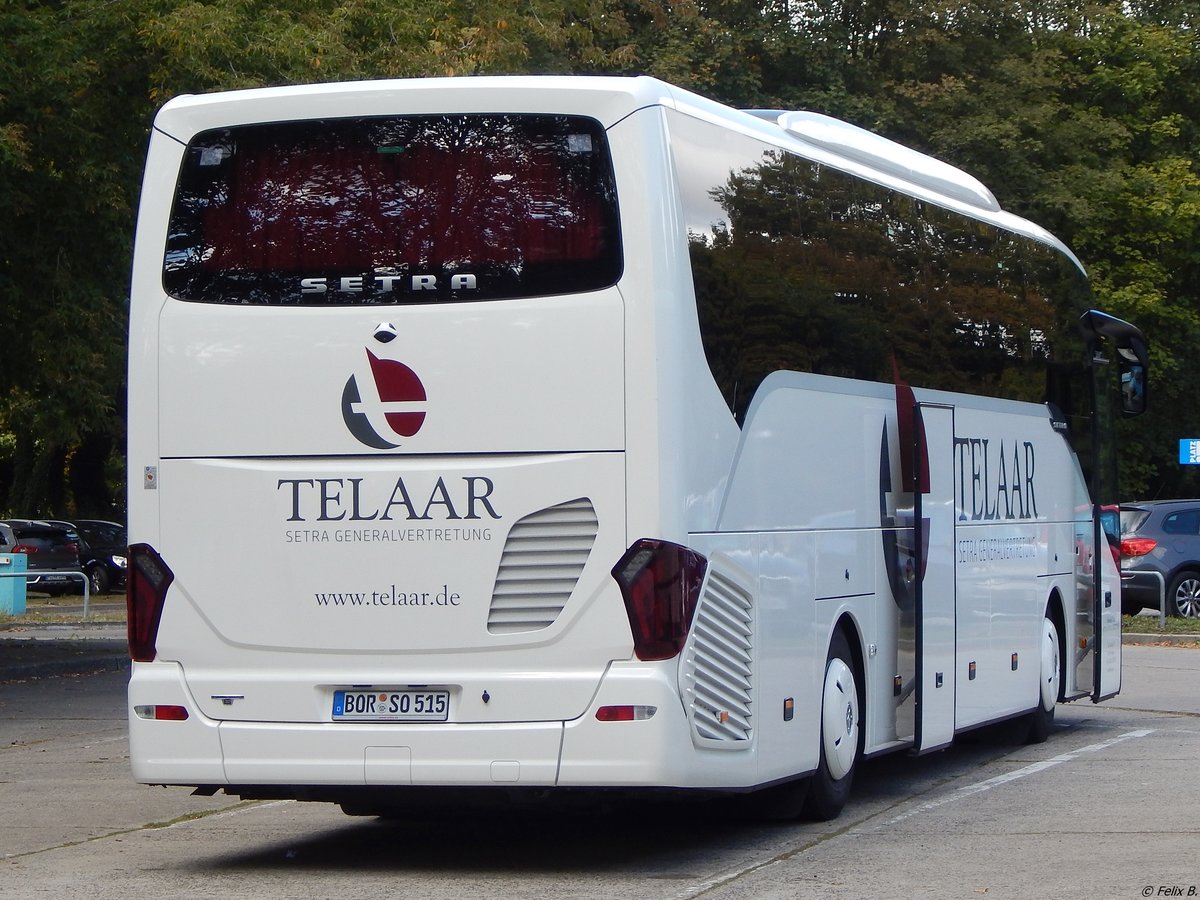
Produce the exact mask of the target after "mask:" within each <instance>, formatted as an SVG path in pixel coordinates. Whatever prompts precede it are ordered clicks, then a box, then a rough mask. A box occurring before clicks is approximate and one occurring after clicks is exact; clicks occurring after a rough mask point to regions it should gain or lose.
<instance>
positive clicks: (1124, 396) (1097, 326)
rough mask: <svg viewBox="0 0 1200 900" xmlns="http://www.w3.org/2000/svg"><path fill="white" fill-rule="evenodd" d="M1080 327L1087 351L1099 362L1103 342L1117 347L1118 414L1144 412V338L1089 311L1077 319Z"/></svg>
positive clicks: (1120, 322)
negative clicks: (1119, 410) (1119, 412)
mask: <svg viewBox="0 0 1200 900" xmlns="http://www.w3.org/2000/svg"><path fill="white" fill-rule="evenodd" d="M1079 328H1080V331H1081V332H1082V334H1083V337H1084V340H1086V341H1087V344H1088V351H1089V352H1090V353H1091V354H1092V358H1093V359H1094V360H1096V361H1098V362H1100V361H1103V360H1102V359H1101V357H1100V356H1099V353H1098V351H1099V349H1100V346H1101V344H1103V342H1104V340H1105V339H1107V340H1110V341H1112V342H1113V344H1115V345H1116V350H1117V365H1118V374H1119V375H1120V378H1121V413H1122V415H1124V416H1126V417H1127V418H1131V417H1133V416H1140V415H1141V414H1142V413H1144V412H1145V411H1146V387H1147V380H1148V378H1149V374H1150V370H1149V365H1150V354H1149V348H1148V347H1147V345H1146V337H1145V335H1143V334H1142V333H1141V331H1139V330H1138V329H1137V327H1136V326H1133V325H1130V324H1129V323H1128V322H1125V321H1123V320H1121V319H1118V318H1116V317H1115V316H1110V315H1109V314H1108V313H1104V312H1100V310H1098V309H1089V310H1088V311H1087V312H1085V313H1084V314H1083V315H1082V316H1080V318H1079Z"/></svg>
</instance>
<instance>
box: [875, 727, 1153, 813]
mask: <svg viewBox="0 0 1200 900" xmlns="http://www.w3.org/2000/svg"><path fill="white" fill-rule="evenodd" d="M1153 732H1154V729H1153V728H1143V729H1138V730H1137V731H1127V732H1125V734H1121V735H1117V737H1115V738H1110V739H1109V740H1107V741H1101V742H1100V743H1098V744H1090V745H1089V746H1087V747H1080V748H1079V749H1078V750H1072V751H1071V752H1070V753H1063V754H1060V755H1059V756H1054V757H1051V758H1050V759H1045V760H1042V761H1041V762H1036V763H1032V764H1031V765H1028V766H1025V768H1023V769H1017V770H1016V771H1014V772H1008V773H1006V774H1004V775H997V776H996V777H995V778H989V779H988V780H987V781H979V782H976V783H975V784H969V785H967V786H966V787H961V788H959V789H958V790H957V791H955V792H954V793H953V794H950V795H948V796H946V797H942V798H941V799H940V800H931V801H929V802H928V803H922V804H921V805H920V806H918V807H917V808H916V809H911V810H909V811H908V812H906V813H901V814H900V815H898V816H896V817H895V818H892V819H888V820H887V821H886V822H884V823H883V824H884V825H895V824H897V823H899V822H903V821H904V820H905V819H910V818H912V817H913V816H915V815H917V814H918V813H923V812H928V811H929V810H931V809H937V808H938V807H940V806H946V805H947V804H949V803H954V802H955V801H956V800H962V799H963V798H964V797H972V796H974V795H975V794H982V793H983V792H984V791H990V790H991V789H992V788H994V787H999V786H1000V785H1002V784H1008V783H1009V782H1010V781H1016V780H1018V779H1020V778H1025V777H1027V776H1029V775H1036V774H1037V773H1038V772H1044V771H1045V770H1046V769H1049V768H1052V767H1053V766H1057V765H1060V764H1061V763H1065V762H1071V761H1073V760H1076V759H1078V758H1079V757H1080V756H1082V755H1083V754H1085V753H1095V752H1097V751H1099V750H1107V749H1108V748H1109V747H1113V746H1115V745H1117V744H1120V743H1122V742H1124V741H1128V740H1131V739H1133V738H1144V737H1146V735H1148V734H1153Z"/></svg>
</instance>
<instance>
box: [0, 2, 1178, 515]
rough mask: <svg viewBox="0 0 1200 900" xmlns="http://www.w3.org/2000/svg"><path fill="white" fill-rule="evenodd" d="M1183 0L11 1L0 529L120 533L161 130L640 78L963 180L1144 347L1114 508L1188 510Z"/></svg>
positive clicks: (3, 5)
mask: <svg viewBox="0 0 1200 900" xmlns="http://www.w3.org/2000/svg"><path fill="white" fill-rule="evenodd" d="M1197 15H1198V8H1197V6H1196V4H1195V3H1194V2H1190V0H1125V2H1115V0H1094V2H1076V0H1045V2H1038V3H1032V2H1029V0H974V2H967V3H956V4H949V3H943V2H939V0H866V2H849V0H420V2H416V0H303V2H301V0H273V2H268V0H46V2H41V0H0V35H2V36H3V38H2V41H3V51H4V52H3V53H0V222H2V223H3V225H2V226H0V302H2V303H3V304H4V306H3V309H4V317H3V320H2V321H3V330H2V332H0V334H2V335H3V341H0V355H2V360H3V363H4V365H3V366H2V367H0V370H2V371H4V372H5V374H6V376H7V377H6V378H5V381H4V387H3V388H2V389H0V512H8V513H18V514H42V515H50V514H67V513H74V514H79V515H83V514H100V513H106V514H107V513H112V514H114V515H119V511H120V507H121V506H122V504H123V496H122V495H123V486H122V483H121V478H122V476H121V474H120V473H121V469H122V461H121V455H122V452H123V449H122V448H123V442H124V438H123V435H124V421H123V417H124V410H123V406H122V402H123V401H122V397H123V394H124V385H123V378H124V374H123V373H124V354H125V343H124V342H125V338H124V330H125V315H126V303H127V299H126V298H127V289H128V268H129V249H130V244H131V235H132V227H133V217H134V208H135V204H136V198H137V191H138V179H139V171H140V166H141V163H142V156H143V152H144V147H145V140H146V134H147V130H148V127H149V122H150V120H151V118H152V116H153V111H154V109H155V107H156V106H158V105H159V104H161V103H162V102H164V101H165V100H167V99H168V98H170V97H171V96H174V95H176V94H179V93H184V92H189V93H195V92H203V91H211V90H219V89H228V88H240V87H251V86H261V85H268V84H282V83H296V82H314V81H336V80H347V79H360V78H379V77H411V76H424V75H474V74H484V73H519V72H546V73H566V72H573V73H587V72H594V73H622V74H628V73H648V74H652V75H656V76H658V77H661V78H664V79H665V80H668V81H672V82H674V83H677V84H680V85H682V86H684V87H688V88H692V89H694V90H697V91H700V92H702V93H705V94H708V95H710V96H713V97H715V98H717V99H720V100H723V101H726V102H730V103H733V104H735V105H742V106H757V107H779V108H809V109H817V110H820V111H823V112H828V113H831V114H833V115H838V116H841V117H843V118H847V119H849V120H850V121H853V122H855V123H856V124H859V125H862V126H864V127H868V128H872V129H875V130H880V131H882V132H884V133H885V134H887V135H889V136H891V137H894V138H897V139H899V140H902V141H904V142H906V143H909V144H912V145H913V146H916V147H918V148H919V149H922V150H925V151H927V152H931V153H933V154H934V155H936V156H938V157H940V158H943V159H946V160H947V161H949V162H952V163H954V164H956V165H959V166H962V167H963V168H965V169H967V170H969V171H971V172H973V173H974V174H977V175H978V176H979V177H980V178H981V179H982V180H983V181H984V182H985V183H987V184H988V185H989V186H991V187H992V189H993V190H994V191H995V193H996V194H997V196H998V197H999V198H1000V200H1001V202H1002V203H1003V204H1004V206H1005V207H1006V208H1008V209H1011V210H1013V211H1014V212H1017V213H1019V214H1021V215H1025V216H1028V217H1029V218H1032V219H1034V220H1035V221H1038V222H1040V223H1042V224H1045V225H1046V226H1047V227H1049V228H1050V229H1051V230H1052V231H1054V232H1055V233H1056V234H1058V235H1059V236H1060V237H1062V238H1063V239H1064V240H1066V241H1067V243H1068V244H1070V245H1071V246H1073V248H1074V249H1075V250H1076V252H1077V253H1078V254H1079V256H1080V257H1081V258H1082V259H1083V260H1084V261H1085V263H1086V264H1087V266H1088V268H1089V270H1090V272H1091V274H1092V277H1093V280H1094V285H1095V289H1096V292H1097V295H1098V297H1099V303H1100V305H1101V306H1102V307H1103V308H1105V309H1106V310H1108V311H1110V312H1112V313H1114V314H1116V315H1119V316H1122V317H1125V318H1129V319H1131V320H1132V321H1135V322H1137V323H1138V324H1139V325H1141V326H1142V327H1143V328H1144V329H1145V330H1146V331H1147V333H1148V335H1149V337H1150V339H1151V342H1152V347H1153V361H1154V366H1155V368H1154V385H1153V387H1152V394H1151V399H1152V404H1153V405H1152V409H1153V412H1152V413H1151V414H1150V415H1149V416H1147V417H1145V418H1144V419H1141V420H1137V421H1136V423H1134V424H1132V426H1131V427H1128V428H1126V429H1125V432H1124V434H1123V446H1122V449H1123V452H1122V463H1123V467H1124V470H1125V473H1126V475H1127V476H1128V477H1127V480H1126V485H1127V487H1128V489H1129V490H1128V493H1130V494H1132V493H1136V494H1140V495H1159V496H1171V495H1182V494H1185V493H1191V494H1196V493H1200V484H1198V483H1197V475H1195V474H1193V472H1192V471H1191V470H1190V469H1189V468H1186V467H1180V466H1178V465H1177V464H1176V462H1175V459H1176V457H1175V449H1174V448H1175V445H1176V441H1177V439H1178V438H1180V437H1195V436H1200V413H1198V412H1197V411H1196V410H1195V405H1194V404H1193V403H1191V402H1190V401H1191V400H1192V398H1194V397H1195V396H1197V394H1198V393H1200V370H1198V369H1197V368H1196V367H1194V366H1192V365H1191V349H1192V347H1194V346H1195V345H1196V342H1197V339H1198V338H1200V302H1198V301H1200V297H1197V292H1198V290H1200V288H1198V285H1200V278H1198V277H1197V276H1200V239H1198V238H1200V174H1198V173H1197V171H1196V160H1197V159H1200V123H1198V121H1197V114H1196V110H1198V109H1200V45H1198V39H1197V29H1196V26H1197V24H1198V23H1197V21H1196V19H1197Z"/></svg>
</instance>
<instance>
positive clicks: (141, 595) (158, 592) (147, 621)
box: [125, 544, 175, 662]
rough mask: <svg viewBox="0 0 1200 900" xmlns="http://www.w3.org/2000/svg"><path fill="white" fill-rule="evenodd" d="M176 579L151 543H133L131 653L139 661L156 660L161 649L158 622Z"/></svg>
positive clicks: (129, 581) (127, 605) (129, 584)
mask: <svg viewBox="0 0 1200 900" xmlns="http://www.w3.org/2000/svg"><path fill="white" fill-rule="evenodd" d="M174 580H175V575H174V573H173V572H172V571H171V570H170V569H169V568H167V564H166V563H165V562H163V561H162V557H161V556H159V555H158V554H157V553H156V552H155V551H154V548H153V547H151V546H150V545H149V544H133V545H132V546H131V547H130V548H129V571H128V576H127V586H126V589H125V608H126V613H127V616H126V617H127V619H128V626H127V627H128V630H129V655H130V657H131V658H132V659H133V660H134V661H135V662H152V661H153V660H154V657H155V656H156V655H157V653H158V650H157V649H156V646H155V645H156V644H157V642H158V623H159V620H160V619H161V618H162V610H163V602H164V601H165V600H166V598H167V588H168V587H170V586H171V582H172V581H174Z"/></svg>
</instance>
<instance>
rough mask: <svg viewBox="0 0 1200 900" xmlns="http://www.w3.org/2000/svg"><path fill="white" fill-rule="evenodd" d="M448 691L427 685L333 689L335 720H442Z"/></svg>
mask: <svg viewBox="0 0 1200 900" xmlns="http://www.w3.org/2000/svg"><path fill="white" fill-rule="evenodd" d="M449 716H450V692H449V691H433V690H428V689H426V688H407V689H405V690H354V691H334V692H333V720H334V721H335V722H347V721H357V722H445V721H446V720H447V718H449Z"/></svg>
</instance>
